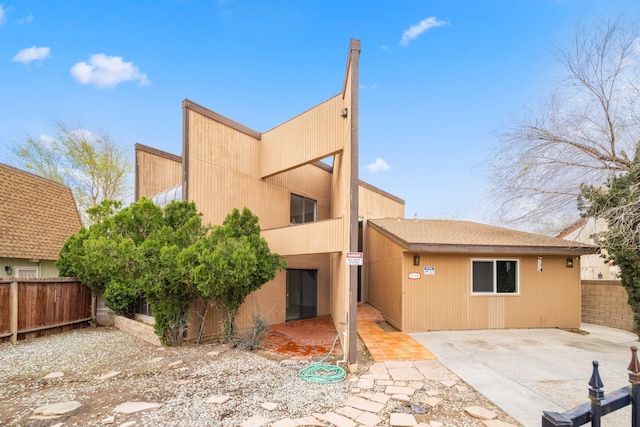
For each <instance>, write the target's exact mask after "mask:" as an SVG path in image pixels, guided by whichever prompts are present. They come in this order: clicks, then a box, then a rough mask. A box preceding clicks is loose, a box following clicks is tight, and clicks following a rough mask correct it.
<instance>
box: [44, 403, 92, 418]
mask: <svg viewBox="0 0 640 427" xmlns="http://www.w3.org/2000/svg"><path fill="white" fill-rule="evenodd" d="M81 407H82V404H81V403H80V402H77V401H75V400H70V401H67V402H58V403H51V404H49V405H44V406H40V407H39V408H36V409H35V410H34V411H33V415H41V416H45V417H50V416H54V417H56V416H62V415H67V416H69V415H73V414H75V413H76V412H78V410H80V408H81Z"/></svg>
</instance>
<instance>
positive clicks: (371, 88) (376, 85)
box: [360, 83, 378, 90]
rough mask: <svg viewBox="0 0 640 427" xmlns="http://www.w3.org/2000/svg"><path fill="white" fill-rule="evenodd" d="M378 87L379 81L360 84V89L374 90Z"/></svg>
mask: <svg viewBox="0 0 640 427" xmlns="http://www.w3.org/2000/svg"><path fill="white" fill-rule="evenodd" d="M377 88H378V83H373V84H370V85H360V90H373V89H377Z"/></svg>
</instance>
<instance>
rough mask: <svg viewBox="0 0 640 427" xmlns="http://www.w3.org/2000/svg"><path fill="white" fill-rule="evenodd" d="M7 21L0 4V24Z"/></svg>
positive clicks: (5, 13) (2, 6)
mask: <svg viewBox="0 0 640 427" xmlns="http://www.w3.org/2000/svg"><path fill="white" fill-rule="evenodd" d="M6 23H7V12H6V11H5V10H4V5H3V4H0V25H4V24H6Z"/></svg>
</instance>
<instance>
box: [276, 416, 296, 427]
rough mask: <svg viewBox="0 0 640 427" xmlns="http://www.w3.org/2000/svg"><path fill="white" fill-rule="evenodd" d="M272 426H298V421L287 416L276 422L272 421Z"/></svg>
mask: <svg viewBox="0 0 640 427" xmlns="http://www.w3.org/2000/svg"><path fill="white" fill-rule="evenodd" d="M271 427H298V423H296V422H295V421H293V420H292V419H291V418H285V419H282V420H279V421H276V422H274V423H271Z"/></svg>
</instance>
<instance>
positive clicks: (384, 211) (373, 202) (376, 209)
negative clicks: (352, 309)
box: [358, 184, 404, 327]
mask: <svg viewBox="0 0 640 427" xmlns="http://www.w3.org/2000/svg"><path fill="white" fill-rule="evenodd" d="M358 216H359V217H360V220H361V221H362V224H363V229H362V247H363V249H364V250H365V257H368V256H369V249H368V248H369V247H370V246H371V245H370V243H369V241H368V239H369V236H370V232H369V224H368V220H369V219H377V218H404V202H403V201H401V200H398V199H396V198H393V197H389V196H387V195H385V194H384V193H381V192H379V191H375V190H374V189H372V188H369V187H368V186H364V185H362V184H361V185H360V186H358ZM370 274H371V272H370V271H369V264H368V263H366V260H365V264H364V266H363V267H362V275H361V279H360V282H361V283H360V286H361V293H362V301H363V302H367V301H369V275H370ZM396 321H398V322H399V318H398V319H396ZM394 326H396V327H397V325H394Z"/></svg>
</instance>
